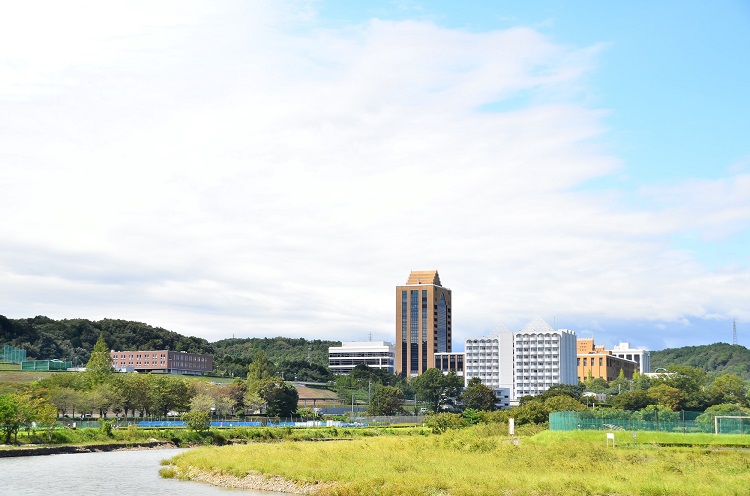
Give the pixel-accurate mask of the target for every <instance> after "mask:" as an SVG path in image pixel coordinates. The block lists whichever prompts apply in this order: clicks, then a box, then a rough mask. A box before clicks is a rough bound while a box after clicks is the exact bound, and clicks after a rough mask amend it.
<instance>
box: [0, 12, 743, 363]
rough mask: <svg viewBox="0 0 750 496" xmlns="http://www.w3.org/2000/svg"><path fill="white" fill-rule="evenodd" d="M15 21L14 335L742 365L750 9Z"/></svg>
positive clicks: (5, 267) (8, 200) (6, 137)
mask: <svg viewBox="0 0 750 496" xmlns="http://www.w3.org/2000/svg"><path fill="white" fill-rule="evenodd" d="M0 1H2V12H3V15H2V16H0V168H1V169H0V172H1V173H0V212H2V218H3V221H2V224H1V225H2V235H0V314H2V315H5V316H6V317H9V318H27V317H33V316H36V315H46V316H48V317H51V318H55V319H72V318H85V319H91V320H99V319H103V318H116V319H127V320H135V321H139V322H145V323H147V324H150V325H153V326H158V327H164V328H166V329H169V330H173V331H176V332H179V333H182V334H187V335H193V336H199V337H203V338H206V339H208V340H209V341H216V340H219V339H224V338H231V337H237V338H245V337H274V336H286V337H304V338H307V339H330V340H337V341H365V340H368V339H373V340H385V341H393V339H394V338H395V287H396V286H397V285H399V284H404V283H405V282H406V280H407V278H408V276H409V272H410V271H411V270H438V271H439V274H440V278H441V281H442V283H443V285H444V286H446V287H448V288H450V289H451V290H452V292H453V308H452V320H453V341H454V347H453V348H454V350H458V351H460V350H462V349H463V341H464V340H465V339H467V338H472V337H481V336H486V335H490V334H492V333H493V332H495V331H496V330H497V329H502V328H505V329H511V330H518V329H521V328H523V326H524V325H525V324H526V323H528V322H529V321H531V320H533V319H534V318H536V317H537V316H540V317H542V318H544V319H545V320H546V321H547V322H548V323H550V325H553V327H555V328H567V329H572V330H574V331H575V332H576V334H577V335H578V336H580V337H592V336H593V337H594V338H595V340H596V342H597V344H604V345H606V346H613V345H615V344H618V343H619V342H620V341H626V342H629V343H630V344H631V345H632V346H636V347H640V346H642V347H646V348H648V349H652V350H659V349H663V348H669V347H679V346H688V345H701V344H710V343H714V342H729V343H731V342H732V339H733V334H732V323H733V321H736V327H737V338H738V343H739V344H742V345H744V346H750V229H749V228H750V112H749V110H750V91H748V90H747V88H750V63H748V54H749V53H750V4H748V3H747V2H744V1H741V0H737V1H730V0H719V1H717V2H711V3H710V4H709V3H706V2H699V1H674V0H665V1H662V2H649V1H644V0H636V1H633V2H582V1H565V2H563V1H552V0H547V1H542V0H540V1H538V2H511V1H475V2H449V1H417V0H404V1H377V0H376V1H371V2H348V1H343V0H338V1H325V0H320V1H282V0H273V1H216V0H212V1H185V0H179V1H166V0H165V1H159V2H152V1H148V2H146V1H138V0H133V1H130V2H111V1H107V0H104V1H76V0H71V1H68V2H56V1H49V2H47V1H34V0H31V1H28V2H11V1H4V0H0Z"/></svg>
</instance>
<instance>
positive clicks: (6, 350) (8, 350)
mask: <svg viewBox="0 0 750 496" xmlns="http://www.w3.org/2000/svg"><path fill="white" fill-rule="evenodd" d="M24 361H26V350H22V349H20V348H14V347H12V346H9V345H7V344H5V345H3V354H2V356H0V362H5V363H15V364H21V363H23V362H24Z"/></svg>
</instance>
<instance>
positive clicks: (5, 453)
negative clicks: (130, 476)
mask: <svg viewBox="0 0 750 496" xmlns="http://www.w3.org/2000/svg"><path fill="white" fill-rule="evenodd" d="M175 447H176V446H175V445H174V444H173V443H171V442H164V441H149V442H145V443H143V442H139V443H107V444H86V445H65V446H28V445H27V446H8V445H0V458H11V457H17V456H44V455H61V454H71V453H97V452H103V451H134V450H146V449H166V448H175Z"/></svg>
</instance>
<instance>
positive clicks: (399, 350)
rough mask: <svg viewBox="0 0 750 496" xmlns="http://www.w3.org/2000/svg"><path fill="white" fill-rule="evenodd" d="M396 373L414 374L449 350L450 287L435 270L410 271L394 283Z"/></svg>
mask: <svg viewBox="0 0 750 496" xmlns="http://www.w3.org/2000/svg"><path fill="white" fill-rule="evenodd" d="M395 345H396V373H398V374H402V375H405V376H407V377H414V376H417V375H419V374H421V373H422V372H424V371H425V370H427V369H429V368H431V367H434V361H435V353H436V352H450V351H453V350H452V333H451V290H450V289H448V288H444V287H443V286H441V285H440V276H439V275H438V273H437V271H436V270H413V271H412V272H411V274H409V280H407V281H406V284H405V285H403V286H396V343H395Z"/></svg>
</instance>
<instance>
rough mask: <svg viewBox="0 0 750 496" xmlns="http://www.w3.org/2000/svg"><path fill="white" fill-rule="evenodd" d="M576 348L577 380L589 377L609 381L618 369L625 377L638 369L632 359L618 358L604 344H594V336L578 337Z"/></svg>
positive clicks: (630, 377)
mask: <svg viewBox="0 0 750 496" xmlns="http://www.w3.org/2000/svg"><path fill="white" fill-rule="evenodd" d="M576 349H577V352H578V355H577V364H578V365H577V369H578V380H579V381H585V380H586V379H588V378H589V377H591V378H592V379H604V380H605V381H607V382H609V381H613V380H615V379H617V377H618V376H619V375H620V371H622V373H623V376H624V377H625V378H626V379H632V378H633V373H635V372H636V371H637V370H638V364H637V363H635V362H634V361H633V360H630V359H625V358H620V357H618V356H616V355H615V354H614V352H612V351H610V350H606V349H605V348H604V345H596V344H594V338H580V339H578V340H577V344H576ZM631 356H632V355H631Z"/></svg>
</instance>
